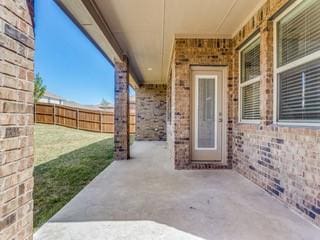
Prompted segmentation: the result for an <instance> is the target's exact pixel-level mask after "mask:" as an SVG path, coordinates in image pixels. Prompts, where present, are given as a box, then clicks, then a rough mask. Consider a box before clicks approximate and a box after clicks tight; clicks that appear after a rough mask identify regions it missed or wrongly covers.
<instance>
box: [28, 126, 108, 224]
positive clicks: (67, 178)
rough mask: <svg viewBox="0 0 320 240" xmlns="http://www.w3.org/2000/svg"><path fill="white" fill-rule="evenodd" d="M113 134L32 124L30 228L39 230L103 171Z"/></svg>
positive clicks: (106, 163) (106, 164)
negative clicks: (33, 164) (32, 194)
mask: <svg viewBox="0 0 320 240" xmlns="http://www.w3.org/2000/svg"><path fill="white" fill-rule="evenodd" d="M112 157H113V135H111V134H101V133H92V132H86V131H81V130H75V129H70V128H65V127H60V126H53V125H43V124H36V126H35V169H34V180H35V183H34V184H35V186H34V228H35V230H36V229H37V228H39V227H40V226H41V225H42V224H43V223H45V222H46V221H48V220H49V218H50V217H52V216H53V215H54V214H55V213H56V212H57V211H58V210H59V209H61V208H62V207H63V206H64V205H65V204H66V203H67V202H68V201H70V200H71V198H72V197H74V196H75V195H76V194H77V193H78V192H79V191H80V190H81V189H82V188H83V187H84V186H86V185H87V184H88V183H89V182H90V181H91V180H92V179H93V178H94V177H95V176H97V175H98V174H99V173H100V172H101V171H102V170H103V169H105V168H106V167H107V166H108V165H109V164H110V163H111V162H112Z"/></svg>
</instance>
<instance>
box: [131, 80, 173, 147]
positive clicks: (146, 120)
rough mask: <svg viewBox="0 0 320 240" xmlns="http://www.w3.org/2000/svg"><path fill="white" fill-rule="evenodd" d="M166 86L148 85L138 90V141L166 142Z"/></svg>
mask: <svg viewBox="0 0 320 240" xmlns="http://www.w3.org/2000/svg"><path fill="white" fill-rule="evenodd" d="M166 93H167V89H166V85H155V84H146V85H142V86H141V87H140V88H137V89H136V140H137V141H142V140H144V141H165V140H166V96H167V94H166Z"/></svg>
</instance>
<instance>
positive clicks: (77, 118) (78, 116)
mask: <svg viewBox="0 0 320 240" xmlns="http://www.w3.org/2000/svg"><path fill="white" fill-rule="evenodd" d="M79 118H80V115H79V109H78V108H77V117H76V121H77V129H79Z"/></svg>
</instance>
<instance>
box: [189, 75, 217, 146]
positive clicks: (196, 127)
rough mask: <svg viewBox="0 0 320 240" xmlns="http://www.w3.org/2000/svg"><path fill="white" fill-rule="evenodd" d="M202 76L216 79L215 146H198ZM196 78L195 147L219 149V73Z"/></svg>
mask: <svg viewBox="0 0 320 240" xmlns="http://www.w3.org/2000/svg"><path fill="white" fill-rule="evenodd" d="M201 78H210V79H214V84H215V92H214V94H215V102H214V104H215V108H214V109H215V110H214V111H215V113H214V114H215V116H214V118H215V119H214V121H215V129H214V134H215V136H214V137H215V142H214V147H213V148H204V147H199V146H198V143H199V142H198V140H199V133H198V117H199V111H198V104H199V96H198V92H199V79H201ZM195 80H196V86H195V137H196V138H195V141H194V142H195V149H196V150H217V137H218V135H217V130H218V129H217V127H218V109H217V104H218V77H217V75H204V74H201V75H196V77H195Z"/></svg>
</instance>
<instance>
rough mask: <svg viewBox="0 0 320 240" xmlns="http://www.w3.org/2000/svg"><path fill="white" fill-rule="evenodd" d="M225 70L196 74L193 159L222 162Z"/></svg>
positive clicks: (196, 72) (195, 72)
mask: <svg viewBox="0 0 320 240" xmlns="http://www.w3.org/2000/svg"><path fill="white" fill-rule="evenodd" d="M222 81H223V72H222V71H192V83H193V84H192V92H193V94H192V160H194V161H222V127H223V126H222V121H223V119H222V116H223V112H222V110H223V109H222V106H223V104H222V103H223V101H222V97H223V94H222V91H223V84H222Z"/></svg>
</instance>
